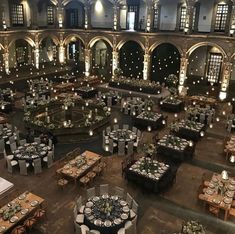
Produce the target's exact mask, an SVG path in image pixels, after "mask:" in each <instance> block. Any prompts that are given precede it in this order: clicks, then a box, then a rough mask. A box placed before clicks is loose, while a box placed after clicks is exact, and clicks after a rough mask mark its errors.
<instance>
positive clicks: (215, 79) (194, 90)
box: [186, 45, 223, 97]
mask: <svg viewBox="0 0 235 234" xmlns="http://www.w3.org/2000/svg"><path fill="white" fill-rule="evenodd" d="M222 62H223V54H222V52H221V51H220V50H219V49H218V48H217V47H213V46H209V45H208V46H207V45H205V46H200V47H198V48H196V49H195V50H194V51H192V52H191V54H190V56H189V59H188V68H187V79H186V86H187V87H188V94H190V95H194V94H202V95H210V96H215V97H217V96H218V93H219V89H220V83H221V78H222Z"/></svg>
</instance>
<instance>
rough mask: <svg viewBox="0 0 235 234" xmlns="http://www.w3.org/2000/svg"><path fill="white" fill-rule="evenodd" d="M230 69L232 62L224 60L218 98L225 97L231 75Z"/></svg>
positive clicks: (222, 98)
mask: <svg viewBox="0 0 235 234" xmlns="http://www.w3.org/2000/svg"><path fill="white" fill-rule="evenodd" d="M231 70H232V63H231V62H224V63H223V69H222V82H221V87H220V93H219V98H220V100H224V99H225V98H226V97H227V89H228V85H229V81H230V77H231Z"/></svg>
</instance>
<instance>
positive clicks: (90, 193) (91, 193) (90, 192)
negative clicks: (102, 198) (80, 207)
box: [86, 187, 96, 199]
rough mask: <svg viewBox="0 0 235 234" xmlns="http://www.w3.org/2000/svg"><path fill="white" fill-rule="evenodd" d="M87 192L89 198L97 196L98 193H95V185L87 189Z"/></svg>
mask: <svg viewBox="0 0 235 234" xmlns="http://www.w3.org/2000/svg"><path fill="white" fill-rule="evenodd" d="M86 194H87V199H90V198H92V197H95V195H96V194H95V187H93V188H89V189H87V190H86Z"/></svg>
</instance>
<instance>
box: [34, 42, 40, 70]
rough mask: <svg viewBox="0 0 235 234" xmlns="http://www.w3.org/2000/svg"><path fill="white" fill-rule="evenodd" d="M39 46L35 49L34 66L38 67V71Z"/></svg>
mask: <svg viewBox="0 0 235 234" xmlns="http://www.w3.org/2000/svg"><path fill="white" fill-rule="evenodd" d="M39 63H40V61H39V44H37V45H36V46H35V49H34V66H35V67H36V69H39Z"/></svg>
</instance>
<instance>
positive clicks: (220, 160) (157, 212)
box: [0, 86, 235, 234]
mask: <svg viewBox="0 0 235 234" xmlns="http://www.w3.org/2000/svg"><path fill="white" fill-rule="evenodd" d="M23 89H24V87H23V86H22V88H21V89H20V90H19V92H18V95H19V96H20V95H21V94H22V91H23ZM225 105H226V104H220V105H219V107H218V110H221V109H223V108H226V106H225ZM119 109H120V107H119V106H115V107H114V108H113V110H112V116H111V122H112V119H113V118H114V117H116V118H118V121H119V124H123V123H129V124H130V125H131V124H132V121H131V118H130V117H128V116H124V115H123V114H122V113H121V112H120V110H119ZM154 109H155V110H156V111H160V110H159V108H158V106H157V105H156V106H155V107H154ZM218 113H220V112H219V111H218ZM164 114H167V115H168V116H169V117H168V127H166V128H164V129H163V130H161V131H160V132H159V135H160V136H163V135H164V134H166V133H168V132H169V124H170V123H171V122H172V121H173V120H174V118H175V117H174V116H173V114H169V113H164ZM183 116H184V113H183V112H182V113H180V114H179V117H178V118H181V117H183ZM22 117H23V112H22V109H21V108H20V105H16V109H15V110H14V111H13V112H12V113H11V114H10V116H9V118H10V119H11V121H12V122H13V123H14V124H15V125H16V126H17V127H18V128H19V129H20V130H21V131H22V134H23V135H25V134H26V131H25V129H24V125H23V122H22ZM225 119H226V116H222V115H221V116H220V121H219V122H215V123H214V126H213V128H212V129H208V130H207V132H206V135H205V136H204V137H203V138H202V139H201V141H199V142H198V143H197V146H196V151H195V155H194V158H193V160H192V161H190V162H186V163H182V164H181V165H180V166H179V169H178V171H177V179H176V183H175V184H174V185H173V186H172V187H171V188H170V189H169V190H168V191H166V192H165V193H164V194H160V195H156V194H151V193H149V192H146V191H143V190H142V189H141V188H139V187H138V186H136V185H134V184H132V183H128V182H127V181H126V180H125V179H124V178H122V176H121V161H122V160H123V157H118V156H117V155H107V153H105V152H103V150H102V148H101V141H102V139H101V134H100V132H99V133H97V134H95V136H94V137H92V138H91V139H89V140H86V141H81V139H78V142H70V141H69V139H67V140H66V141H65V142H64V143H63V142H59V143H58V144H57V145H56V152H55V155H56V160H57V161H56V162H55V165H54V166H53V167H52V168H50V169H44V170H43V173H42V174H40V175H38V176H35V175H28V176H20V175H19V173H18V172H15V173H14V174H13V175H11V174H9V173H8V172H7V170H6V168H5V163H4V160H3V159H1V163H0V167H1V169H0V171H1V172H0V176H1V177H3V178H5V179H7V180H9V181H11V182H13V183H14V185H15V189H16V190H17V193H20V192H23V191H25V190H29V191H32V192H34V193H36V194H38V195H39V196H41V197H43V198H45V200H46V207H47V218H46V219H45V220H44V221H43V222H42V223H40V224H38V225H37V226H36V227H35V229H34V230H32V232H31V233H32V234H34V233H35V234H36V233H47V234H72V233H74V229H73V211H72V210H73V206H74V201H75V198H76V197H77V196H78V195H84V194H85V190H84V188H82V187H80V186H79V185H77V186H75V185H74V184H73V183H70V184H69V185H68V186H67V187H66V188H65V189H64V190H61V189H60V188H58V187H57V184H56V178H55V171H56V168H57V166H58V162H59V161H58V160H59V159H61V158H63V157H64V156H65V154H66V153H67V152H69V151H70V150H72V149H74V148H76V147H80V148H81V150H82V151H83V150H91V151H94V152H97V153H99V154H103V155H105V160H106V161H107V165H108V167H107V170H105V171H104V173H103V175H102V176H101V177H97V178H96V179H95V181H94V182H93V183H92V184H91V185H90V186H96V185H97V186H98V185H99V184H102V183H109V184H110V185H111V186H114V185H118V186H120V187H123V188H125V189H126V191H128V192H129V193H130V194H131V195H132V196H133V197H134V199H135V200H136V201H137V202H138V204H139V215H138V226H137V230H138V234H170V233H174V232H177V231H178V232H179V231H180V228H181V224H182V222H183V221H187V220H191V219H193V220H199V221H200V222H201V223H202V224H203V225H204V226H205V227H206V231H207V232H206V233H215V234H233V233H235V219H233V218H229V220H228V221H227V222H224V221H223V215H221V217H220V219H217V218H216V217H213V216H212V215H211V214H209V213H208V212H207V211H206V210H205V209H204V208H203V205H202V204H201V203H200V202H198V200H197V189H198V187H199V185H200V183H201V179H202V176H203V175H205V174H206V176H208V178H210V177H211V175H212V173H213V172H219V173H220V172H221V171H222V170H223V169H227V170H228V171H229V172H230V173H231V175H233V176H235V168H234V165H231V164H229V163H227V162H226V161H225V157H224V154H223V145H224V139H225V137H226V136H227V132H226V130H225ZM155 133H156V132H153V133H149V132H144V133H143V134H144V137H143V140H142V142H152V135H153V134H155ZM7 199H11V195H10V196H9V197H8V198H7ZM2 202H3V201H2Z"/></svg>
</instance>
